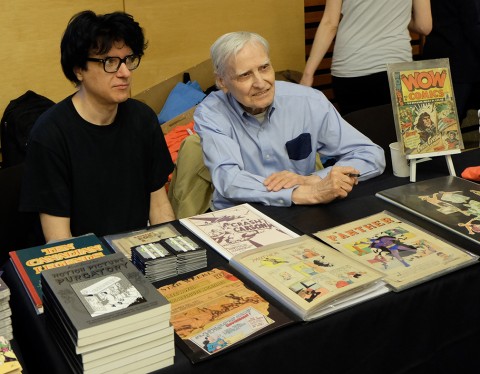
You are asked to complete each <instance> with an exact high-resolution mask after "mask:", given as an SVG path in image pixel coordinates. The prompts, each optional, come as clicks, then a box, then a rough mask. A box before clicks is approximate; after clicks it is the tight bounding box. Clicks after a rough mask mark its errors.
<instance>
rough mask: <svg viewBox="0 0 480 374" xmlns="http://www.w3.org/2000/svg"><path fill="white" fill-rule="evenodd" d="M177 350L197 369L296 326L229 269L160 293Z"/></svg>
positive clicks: (181, 283) (213, 270)
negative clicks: (167, 308) (166, 304)
mask: <svg viewBox="0 0 480 374" xmlns="http://www.w3.org/2000/svg"><path fill="white" fill-rule="evenodd" d="M158 291H159V292H160V293H161V294H162V295H164V296H165V297H166V298H167V300H168V301H169V302H170V303H171V304H172V318H171V322H172V325H173V327H174V329H175V338H176V341H177V343H178V346H179V347H180V348H181V349H182V351H183V352H184V353H185V354H186V355H187V357H189V359H190V360H191V362H192V363H197V362H200V361H203V360H205V359H208V358H210V357H213V356H215V355H218V354H221V353H223V352H227V351H229V350H231V349H233V348H236V347H238V346H240V345H241V344H243V343H246V342H248V341H251V340H252V339H255V338H258V337H260V336H262V335H265V334H267V333H269V332H271V331H274V330H277V329H279V328H282V327H285V326H288V325H290V324H292V323H294V322H295V320H294V318H292V317H291V316H290V315H289V314H286V313H284V312H283V311H281V310H280V309H278V308H277V307H276V306H275V305H273V304H271V303H269V302H268V301H267V300H265V299H264V298H263V297H261V296H260V295H259V294H258V293H256V292H255V291H253V290H252V289H250V288H248V287H247V286H246V285H245V284H244V283H243V282H242V281H241V280H240V279H238V278H237V277H236V276H234V275H233V274H231V273H230V272H228V271H226V270H224V269H218V268H214V269H212V270H209V271H205V272H202V273H199V274H197V275H195V276H193V277H190V278H187V279H184V280H181V281H177V282H175V283H173V284H168V285H165V286H163V287H160V288H159V289H158Z"/></svg>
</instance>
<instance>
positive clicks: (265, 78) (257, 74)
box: [219, 43, 275, 114]
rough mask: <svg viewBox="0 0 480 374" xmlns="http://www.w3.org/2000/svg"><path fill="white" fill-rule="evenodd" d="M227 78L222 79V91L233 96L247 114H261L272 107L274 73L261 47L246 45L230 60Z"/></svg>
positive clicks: (252, 44) (256, 44)
mask: <svg viewBox="0 0 480 374" xmlns="http://www.w3.org/2000/svg"><path fill="white" fill-rule="evenodd" d="M225 75H226V76H225V77H222V78H220V79H219V83H220V87H221V88H222V90H223V91H224V92H230V93H231V94H232V95H233V97H235V99H236V100H237V101H238V102H239V103H240V104H241V105H242V107H243V108H244V109H245V110H246V111H247V112H249V113H251V114H258V113H261V112H263V111H265V109H267V107H268V106H269V105H270V104H272V102H273V97H274V95H275V71H274V70H273V67H272V65H271V64H270V58H269V57H268V55H267V52H266V51H265V49H264V47H263V46H262V45H261V44H259V43H247V44H246V45H245V46H244V47H243V49H242V50H241V51H240V52H239V53H238V54H237V56H236V57H232V58H231V59H230V61H229V66H228V68H227V69H226V74H225Z"/></svg>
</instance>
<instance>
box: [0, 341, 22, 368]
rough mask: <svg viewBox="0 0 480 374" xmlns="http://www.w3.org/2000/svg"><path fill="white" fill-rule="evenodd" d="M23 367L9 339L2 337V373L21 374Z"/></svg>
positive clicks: (0, 352) (0, 362) (0, 366)
mask: <svg viewBox="0 0 480 374" xmlns="http://www.w3.org/2000/svg"><path fill="white" fill-rule="evenodd" d="M21 372H22V365H21V364H20V361H18V358H17V355H16V354H15V352H14V350H13V348H12V346H11V344H10V341H9V339H7V338H5V337H4V336H2V335H0V373H2V374H20V373H21Z"/></svg>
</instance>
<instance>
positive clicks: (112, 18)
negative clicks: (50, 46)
mask: <svg viewBox="0 0 480 374" xmlns="http://www.w3.org/2000/svg"><path fill="white" fill-rule="evenodd" d="M118 41H123V42H124V43H125V44H126V45H127V46H128V47H130V48H131V49H132V51H133V53H134V54H137V55H139V56H143V53H144V51H145V49H146V48H147V42H146V41H145V36H144V34H143V29H142V28H141V27H140V25H139V23H138V22H136V21H135V20H134V19H133V17H132V16H131V15H130V14H127V13H124V12H114V13H109V14H99V15H97V14H95V13H94V12H92V11H91V10H85V11H83V12H80V13H77V14H75V15H74V16H73V17H72V18H71V19H70V21H69V22H68V25H67V28H66V30H65V32H64V34H63V37H62V41H61V43H60V52H61V59H60V61H61V64H62V70H63V73H64V74H65V76H66V77H67V79H68V80H69V81H71V82H73V83H74V84H75V85H78V84H79V83H80V81H79V80H78V79H77V76H76V75H75V73H74V71H73V69H74V68H75V67H79V68H81V69H84V70H86V69H87V58H88V57H89V56H90V54H91V53H92V52H94V53H95V54H103V53H106V52H108V51H109V50H110V49H111V48H112V46H113V45H114V43H115V42H118Z"/></svg>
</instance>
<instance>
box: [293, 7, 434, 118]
mask: <svg viewBox="0 0 480 374" xmlns="http://www.w3.org/2000/svg"><path fill="white" fill-rule="evenodd" d="M431 29H432V15H431V11H430V0H362V1H359V0H327V1H326V5H325V11H324V13H323V17H322V19H321V21H320V24H319V26H318V29H317V32H316V34H315V39H314V41H313V45H312V49H311V52H310V56H309V58H308V60H307V63H306V65H305V69H304V71H303V76H302V79H301V81H300V83H301V84H303V85H306V86H312V84H313V77H314V75H315V70H316V69H317V68H318V66H319V65H320V62H321V61H322V59H323V58H324V56H325V54H326V53H327V51H328V49H329V47H330V45H331V44H332V42H333V40H334V39H335V45H334V50H333V58H332V67H331V73H332V87H333V92H334V95H335V99H336V100H337V102H338V106H339V111H340V113H341V114H342V115H344V114H347V113H350V112H353V111H356V110H359V109H363V108H368V107H372V106H377V105H382V104H387V103H390V102H391V96H390V89H389V85H388V77H387V66H386V64H387V63H397V62H405V61H412V47H411V44H410V40H411V37H410V31H412V32H415V33H418V34H420V35H427V34H428V33H429V32H430V31H431Z"/></svg>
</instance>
